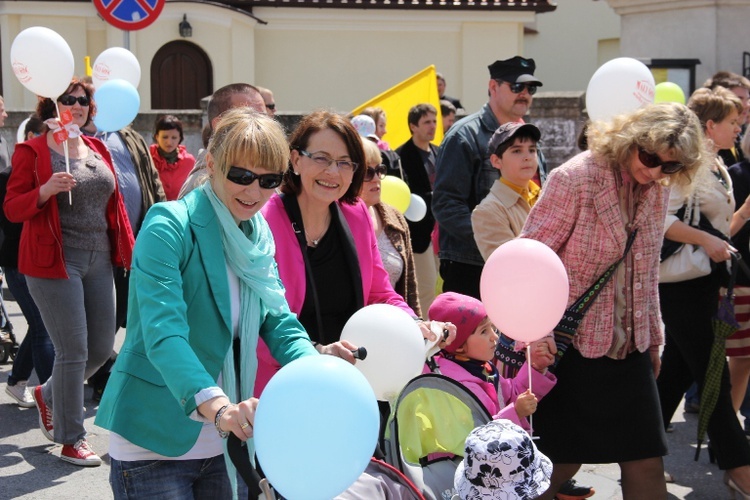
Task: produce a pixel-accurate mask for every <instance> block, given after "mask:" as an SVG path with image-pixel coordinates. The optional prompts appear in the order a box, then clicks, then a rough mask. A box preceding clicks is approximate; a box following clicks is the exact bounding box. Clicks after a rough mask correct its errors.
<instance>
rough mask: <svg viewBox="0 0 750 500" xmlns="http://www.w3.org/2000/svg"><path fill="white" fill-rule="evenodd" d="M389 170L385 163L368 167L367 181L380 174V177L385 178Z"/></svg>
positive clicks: (366, 172)
mask: <svg viewBox="0 0 750 500" xmlns="http://www.w3.org/2000/svg"><path fill="white" fill-rule="evenodd" d="M386 172H388V170H387V169H386V168H385V165H383V164H380V165H378V166H377V167H367V170H365V177H364V179H363V180H364V181H365V182H370V181H371V180H373V179H374V178H375V176H376V175H377V176H378V179H380V180H383V179H385V174H386Z"/></svg>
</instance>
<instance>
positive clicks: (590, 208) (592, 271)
mask: <svg viewBox="0 0 750 500" xmlns="http://www.w3.org/2000/svg"><path fill="white" fill-rule="evenodd" d="M617 175H622V174H621V173H619V172H617V171H615V170H614V169H612V168H610V167H609V166H607V165H604V164H602V163H598V162H597V161H596V160H595V159H594V157H593V156H592V155H591V153H590V152H584V153H581V154H579V155H578V156H575V157H574V158H572V159H571V160H569V161H568V162H566V163H565V164H563V165H562V166H560V167H558V168H556V169H554V170H553V171H552V173H551V174H550V175H549V177H548V178H547V183H546V184H545V186H544V189H543V190H542V194H541V197H540V198H539V201H537V203H536V204H535V205H534V208H532V209H531V212H530V213H529V218H528V219H527V220H526V224H525V225H524V228H523V231H522V233H521V237H522V238H532V239H535V240H538V241H541V242H542V243H544V244H546V245H547V246H549V247H550V248H552V250H554V251H555V252H556V253H557V255H558V256H559V257H560V259H561V260H562V261H563V264H565V269H567V271H568V279H569V280H570V294H569V295H568V305H570V304H572V303H573V301H575V300H576V299H578V297H580V296H581V295H582V294H583V292H584V291H586V289H587V288H588V287H589V286H591V284H592V283H594V281H595V280H596V279H598V278H599V276H601V274H602V273H603V272H604V271H605V270H606V269H607V268H608V267H609V266H610V265H612V263H614V262H616V261H617V260H618V259H619V258H620V257H621V256H622V254H623V253H624V251H625V243H626V241H627V236H628V235H627V233H626V230H625V224H624V223H623V220H622V213H621V210H620V200H619V194H618V190H617V186H616V183H615V176H617ZM668 197H669V188H666V187H664V186H662V185H660V184H657V183H652V184H650V185H648V186H647V187H646V189H645V190H644V191H643V192H642V196H641V200H640V202H639V204H638V206H637V207H636V213H635V218H634V221H633V222H634V227H636V228H638V235H637V236H636V238H635V241H634V242H633V247H632V248H631V250H630V253H629V254H628V257H627V258H626V260H625V261H624V262H623V263H622V264H621V265H626V266H629V267H632V273H633V280H634V283H633V288H632V290H633V306H632V309H633V310H632V312H631V314H632V316H631V317H630V318H629V320H628V321H629V322H632V325H633V329H634V331H633V336H634V337H633V338H634V340H635V347H636V349H638V351H640V352H644V351H645V350H646V349H648V348H649V347H650V346H655V345H661V344H663V343H664V336H663V334H662V331H661V313H660V309H659V289H658V280H659V252H660V249H661V244H662V237H663V230H664V220H665V217H666V213H667V201H668ZM614 304H615V290H614V280H612V281H610V282H609V283H608V284H607V285H606V286H605V287H604V289H603V290H602V292H601V293H600V294H599V296H598V297H597V299H596V301H595V302H594V304H593V305H592V306H591V308H590V309H589V310H588V312H586V314H585V316H584V318H583V322H582V323H581V326H580V327H579V329H578V335H576V337H575V339H574V341H573V345H574V346H575V347H576V349H578V350H579V351H580V352H581V354H582V355H583V356H584V357H587V358H598V357H602V356H604V355H605V354H606V353H607V351H608V350H609V348H610V346H611V343H612V334H613V329H614V309H615V305H614Z"/></svg>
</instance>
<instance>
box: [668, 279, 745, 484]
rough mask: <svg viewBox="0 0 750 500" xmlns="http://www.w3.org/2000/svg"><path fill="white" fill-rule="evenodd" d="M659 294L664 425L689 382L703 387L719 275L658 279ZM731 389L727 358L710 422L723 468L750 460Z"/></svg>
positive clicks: (737, 465)
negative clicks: (661, 281)
mask: <svg viewBox="0 0 750 500" xmlns="http://www.w3.org/2000/svg"><path fill="white" fill-rule="evenodd" d="M659 298H660V302H661V313H662V319H663V320H664V325H665V333H666V345H665V346H664V353H663V354H662V358H661V362H662V364H661V373H660V374H659V378H658V379H657V380H656V385H657V388H658V389H659V400H660V404H661V411H662V416H663V418H664V426H665V428H666V426H667V425H668V424H669V422H670V420H671V419H672V415H674V412H675V410H676V409H677V407H678V406H679V404H680V401H681V400H682V396H683V394H684V393H685V391H686V390H687V389H688V387H690V385H691V384H692V383H693V382H696V383H697V384H698V389H699V390H702V389H703V379H704V377H705V374H706V368H707V366H708V359H709V355H710V352H711V344H712V343H713V336H714V335H713V328H712V326H711V318H712V317H713V315H714V314H715V313H716V310H717V308H718V301H719V278H718V275H717V273H712V274H711V275H709V276H705V277H702V278H697V279H694V280H688V281H683V282H679V283H664V284H661V285H659ZM729 389H730V384H729V369H728V368H727V364H726V362H725V363H724V371H723V373H722V376H721V389H720V391H719V399H718V401H717V402H716V409H715V410H714V412H713V415H712V416H711V419H710V420H709V423H708V437H709V438H710V439H711V445H712V447H713V449H714V452H715V454H716V457H717V459H718V462H719V468H721V469H724V470H726V469H732V468H735V467H739V466H742V465H750V445H748V442H747V439H746V438H745V433H744V431H743V430H742V427H741V426H740V422H739V420H738V419H737V415H736V414H735V412H734V408H733V407H732V398H731V396H730V393H729Z"/></svg>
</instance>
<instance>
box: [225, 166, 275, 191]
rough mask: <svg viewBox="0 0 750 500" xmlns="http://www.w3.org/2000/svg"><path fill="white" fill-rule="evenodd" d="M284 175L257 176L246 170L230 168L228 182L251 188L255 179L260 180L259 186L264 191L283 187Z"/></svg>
mask: <svg viewBox="0 0 750 500" xmlns="http://www.w3.org/2000/svg"><path fill="white" fill-rule="evenodd" d="M283 178H284V174H260V175H258V174H256V173H254V172H251V171H249V170H247V169H245V168H240V167H229V172H227V180H229V181H231V182H234V183H235V184H239V185H240V186H249V185H250V184H252V183H253V182H255V179H258V185H259V186H260V187H261V188H262V189H276V188H277V187H279V186H281V180H282V179H283Z"/></svg>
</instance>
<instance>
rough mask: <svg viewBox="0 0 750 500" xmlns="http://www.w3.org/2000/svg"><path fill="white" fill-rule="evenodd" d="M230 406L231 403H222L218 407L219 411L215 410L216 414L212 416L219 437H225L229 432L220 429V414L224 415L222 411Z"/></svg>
mask: <svg viewBox="0 0 750 500" xmlns="http://www.w3.org/2000/svg"><path fill="white" fill-rule="evenodd" d="M230 406H232V405H231V404H228V405H224V406H222V407H221V408H219V411H217V412H216V416H215V417H214V426H215V427H216V432H218V433H219V437H220V438H221V439H226V438H227V436H229V432H227V431H223V430H221V425H220V424H221V416H222V415H224V412H225V411H227V408H229V407H230Z"/></svg>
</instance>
